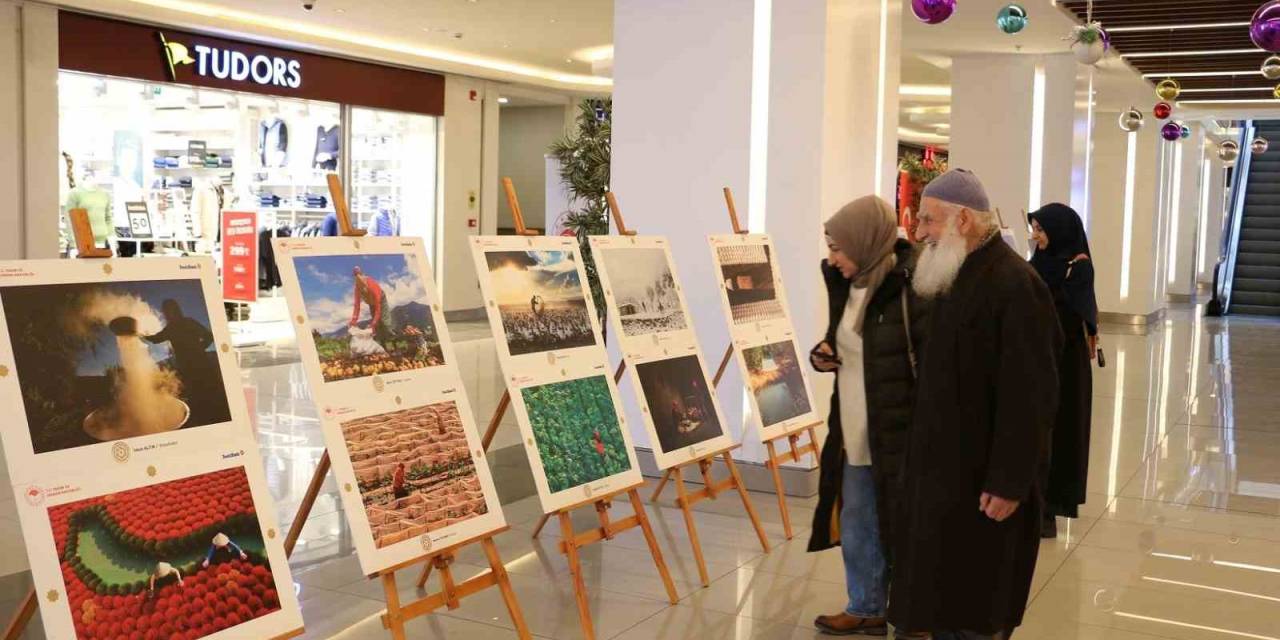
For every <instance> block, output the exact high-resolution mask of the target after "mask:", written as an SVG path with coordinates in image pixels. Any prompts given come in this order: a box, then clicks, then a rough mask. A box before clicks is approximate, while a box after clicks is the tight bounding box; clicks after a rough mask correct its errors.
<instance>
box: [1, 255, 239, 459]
mask: <svg viewBox="0 0 1280 640" xmlns="http://www.w3.org/2000/svg"><path fill="white" fill-rule="evenodd" d="M0 304H3V305H4V312H5V316H6V318H7V320H8V325H9V338H10V340H11V342H12V343H13V356H14V362H15V365H16V368H17V373H18V382H19V385H20V387H21V389H22V401H23V405H24V406H25V407H26V410H27V426H28V429H29V430H30V431H31V445H32V448H33V449H34V451H35V453H37V454H40V453H47V452H50V451H59V450H62V449H70V448H74V447H82V446H86V445H91V444H96V443H99V442H107V441H113V440H121V439H125V438H133V437H137V436H143V435H150V434H156V433H163V432H166V431H173V430H175V429H184V428H192V427H200V426H204V425H209V424H218V423H222V422H227V421H229V420H230V419H231V412H230V409H229V407H228V406H227V396H226V389H225V388H224V386H223V380H222V370H221V369H220V367H219V364H218V357H217V352H216V350H215V346H214V340H213V333H212V332H211V331H210V323H209V311H208V306H207V305H206V304H205V299H204V291H203V288H202V287H201V283H200V281H199V280H145V281H134V282H112V283H84V284H52V285H30V286H21V287H4V288H3V289H0Z"/></svg>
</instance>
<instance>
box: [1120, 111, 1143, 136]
mask: <svg viewBox="0 0 1280 640" xmlns="http://www.w3.org/2000/svg"><path fill="white" fill-rule="evenodd" d="M1120 128H1121V129H1122V130H1124V131H1127V132H1129V133H1133V132H1134V131H1137V130H1138V129H1141V128H1142V112H1141V111H1138V110H1137V109H1135V108H1133V107H1129V110H1128V111H1125V112H1123V113H1121V114H1120Z"/></svg>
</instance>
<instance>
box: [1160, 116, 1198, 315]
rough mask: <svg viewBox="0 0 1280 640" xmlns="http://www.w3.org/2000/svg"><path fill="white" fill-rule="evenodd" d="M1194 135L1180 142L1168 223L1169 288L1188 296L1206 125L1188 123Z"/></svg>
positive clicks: (1191, 287)
mask: <svg viewBox="0 0 1280 640" xmlns="http://www.w3.org/2000/svg"><path fill="white" fill-rule="evenodd" d="M1185 124H1186V126H1187V127H1188V128H1189V129H1191V137H1189V138H1187V139H1185V140H1181V141H1179V142H1177V143H1171V144H1175V145H1177V149H1176V151H1175V162H1178V161H1179V160H1180V162H1178V166H1176V167H1175V170H1174V175H1173V176H1172V178H1171V180H1170V185H1171V186H1170V190H1171V192H1170V194H1169V201H1170V206H1169V209H1168V211H1169V216H1170V218H1169V220H1168V223H1167V224H1166V225H1165V226H1166V228H1167V229H1168V231H1167V232H1166V233H1165V238H1166V245H1165V246H1166V247H1167V251H1168V255H1167V257H1166V259H1165V265H1166V269H1165V281H1166V282H1167V288H1166V291H1167V293H1169V294H1172V295H1178V296H1189V295H1191V294H1192V293H1194V292H1195V275H1196V273H1195V269H1196V266H1195V259H1196V249H1197V247H1196V231H1197V226H1198V225H1197V224H1196V223H1197V221H1198V219H1199V215H1198V214H1199V212H1200V200H1201V198H1200V196H1201V193H1202V189H1201V184H1200V182H1201V179H1202V178H1203V171H1202V169H1203V166H1204V164H1203V163H1204V153H1203V151H1202V149H1203V148H1204V139H1205V136H1204V127H1202V126H1201V125H1200V124H1199V123H1197V122H1187V123H1185Z"/></svg>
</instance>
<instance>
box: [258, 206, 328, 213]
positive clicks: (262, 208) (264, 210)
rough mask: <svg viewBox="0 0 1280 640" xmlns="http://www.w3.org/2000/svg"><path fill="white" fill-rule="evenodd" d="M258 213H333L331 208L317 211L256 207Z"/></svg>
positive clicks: (304, 208)
mask: <svg viewBox="0 0 1280 640" xmlns="http://www.w3.org/2000/svg"><path fill="white" fill-rule="evenodd" d="M258 211H261V212H264V213H279V212H289V211H293V212H303V213H333V212H334V211H333V207H325V208H323V209H318V208H314V207H258Z"/></svg>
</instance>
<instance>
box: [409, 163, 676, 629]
mask: <svg viewBox="0 0 1280 640" xmlns="http://www.w3.org/2000/svg"><path fill="white" fill-rule="evenodd" d="M502 186H503V190H504V191H505V192H506V196H507V202H508V204H509V205H510V207H511V213H512V218H513V219H514V222H515V228H516V235H521V236H533V235H537V234H536V233H534V232H531V231H529V230H528V229H527V228H526V227H525V224H524V215H523V213H522V211H521V209H520V201H519V198H518V197H517V196H516V190H515V185H514V184H513V183H512V182H511V179H510V178H503V179H502ZM623 371H624V368H623V365H620V366H619V367H618V368H617V369H616V370H615V371H614V376H613V379H614V382H615V383H616V382H617V381H618V380H619V379H621V377H622V373H623ZM510 401H511V396H510V392H509V391H507V392H504V393H503V394H502V399H501V400H500V401H499V403H498V406H497V407H496V408H495V409H494V413H493V416H492V418H490V420H489V427H488V429H487V431H486V432H485V434H484V438H483V445H484V447H485V449H486V451H487V450H488V447H489V444H490V443H491V442H492V440H493V436H494V434H495V433H496V432H497V429H498V425H499V423H500V422H501V421H502V417H503V415H504V414H505V413H506V411H507V409H508V408H509V406H510ZM641 486H643V485H642V484H635V485H632V486H629V487H624V488H621V489H618V490H615V491H611V492H608V493H603V494H599V495H595V496H592V497H590V498H588V499H586V500H582V501H580V502H575V503H573V504H570V505H567V506H564V507H561V508H559V509H556V510H554V511H551V512H550V513H546V514H544V515H543V516H542V518H541V519H539V521H538V524H537V527H536V528H535V530H534V533H533V537H535V538H536V537H538V534H539V533H540V532H541V531H542V528H543V527H544V526H545V525H546V523H547V522H548V521H549V520H550V519H551V518H552V517H553V516H554V517H556V518H557V519H558V521H559V523H560V534H561V540H560V544H559V548H560V552H561V553H563V554H565V557H566V558H567V560H568V563H569V572H570V574H571V575H572V576H573V590H574V597H575V599H576V600H577V604H578V621H579V623H580V624H581V626H582V634H583V637H584V638H586V640H594V638H595V637H596V636H595V625H594V623H593V622H592V620H591V608H590V605H589V603H588V600H587V586H586V582H585V581H584V579H583V574H582V562H581V559H580V557H579V549H582V548H583V547H587V546H590V545H592V544H594V543H597V542H601V541H603V540H612V539H613V538H614V537H615V536H617V535H618V534H620V533H623V532H625V531H628V530H630V529H634V528H637V527H638V528H639V529H640V530H641V532H642V533H643V534H644V539H645V543H646V544H647V545H648V547H649V552H650V554H651V555H652V556H653V563H654V565H655V566H656V567H657V569H658V574H659V576H660V577H661V578H662V584H663V587H664V588H665V590H666V592H667V599H668V600H669V601H670V602H671V604H676V603H677V602H679V596H678V594H677V593H676V588H675V583H674V582H672V580H671V572H670V570H669V569H668V568H667V563H666V561H665V560H664V559H663V557H662V550H661V549H660V548H659V547H658V539H657V537H655V536H654V534H653V527H652V526H651V525H650V523H649V518H648V515H647V513H646V512H645V509H644V502H643V501H642V500H641V498H640V492H639V490H640V487H641ZM624 494H625V496H626V500H627V501H628V502H630V503H631V508H632V511H633V513H632V515H630V516H627V517H626V518H623V519H621V520H613V519H612V518H610V516H609V509H611V508H612V507H613V501H614V500H615V499H620V498H621V496H623V495H624ZM587 505H592V506H593V507H594V509H595V512H596V517H597V519H598V521H599V526H597V527H592V528H590V529H587V530H584V531H581V532H577V531H574V528H573V518H572V517H571V514H572V512H573V511H574V510H575V509H578V508H581V507H585V506H587ZM429 571H430V567H428V568H427V569H425V570H424V571H423V574H422V576H421V577H420V578H419V580H420V581H421V580H425V579H426V577H427V575H428V572H429Z"/></svg>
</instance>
